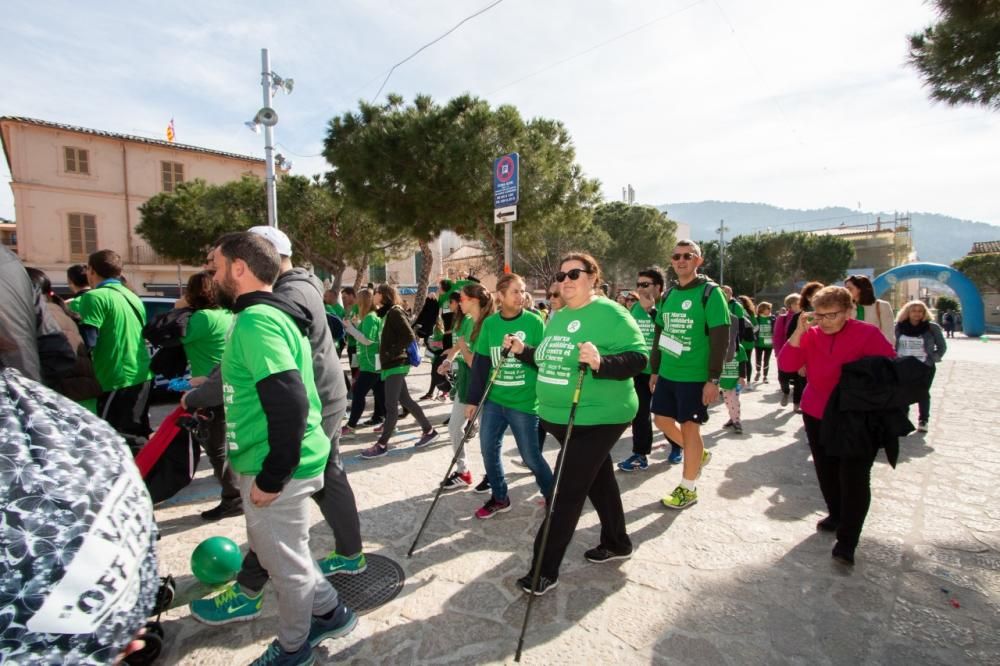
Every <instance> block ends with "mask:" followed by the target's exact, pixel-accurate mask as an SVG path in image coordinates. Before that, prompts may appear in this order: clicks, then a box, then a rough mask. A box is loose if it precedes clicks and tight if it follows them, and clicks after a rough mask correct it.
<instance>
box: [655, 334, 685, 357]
mask: <svg viewBox="0 0 1000 666" xmlns="http://www.w3.org/2000/svg"><path fill="white" fill-rule="evenodd" d="M660 347H662V348H663V349H666V350H667V351H668V352H670V353H671V354H675V355H677V356H680V355H681V352H683V351H684V345H683V344H681V343H680V342H679V341H677V340H674V339H673V338H672V337H670V336H669V335H667V334H666V333H661V334H660Z"/></svg>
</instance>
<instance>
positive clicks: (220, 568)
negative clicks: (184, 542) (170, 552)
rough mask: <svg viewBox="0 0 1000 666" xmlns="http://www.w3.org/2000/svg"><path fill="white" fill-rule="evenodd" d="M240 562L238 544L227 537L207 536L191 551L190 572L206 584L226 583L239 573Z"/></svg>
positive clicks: (241, 561)
mask: <svg viewBox="0 0 1000 666" xmlns="http://www.w3.org/2000/svg"><path fill="white" fill-rule="evenodd" d="M242 564H243V555H242V554H241V553H240V548H239V546H237V545H236V542H235V541H233V540H232V539H229V538H227V537H221V536H214V537H209V538H207V539H205V540H204V541H202V542H201V543H199V544H198V547H197V548H195V549H194V552H193V553H191V573H193V574H194V577H195V578H197V579H198V580H200V581H201V582H202V583H205V584H206V585H222V584H223V583H228V582H229V581H231V580H232V579H233V578H235V577H236V574H238V573H239V571H240V567H241V566H242Z"/></svg>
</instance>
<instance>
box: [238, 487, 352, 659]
mask: <svg viewBox="0 0 1000 666" xmlns="http://www.w3.org/2000/svg"><path fill="white" fill-rule="evenodd" d="M254 478H255V477H253V476H245V475H240V477H239V482H240V495H241V496H242V497H243V515H244V516H245V517H246V523H247V541H248V542H249V545H250V550H251V551H252V552H253V553H255V554H256V557H257V559H259V561H260V564H261V565H263V567H264V568H265V569H266V570H267V572H268V573H269V574H270V577H271V582H272V584H273V585H274V589H275V592H277V595H278V642H279V643H281V647H282V648H284V649H285V650H287V651H289V652H295V651H296V650H298V649H299V648H300V647H302V644H303V643H305V642H306V639H307V638H308V637H309V624H310V622H311V621H312V616H313V615H323V614H325V613H329V612H330V611H332V610H333V609H334V608H336V606H337V591H336V590H335V589H333V586H332V585H330V583H329V582H327V580H326V578H324V577H323V574H322V573H320V571H319V569H318V568H317V567H316V564H315V563H314V562H313V559H312V555H311V554H310V552H309V497H310V496H311V495H313V494H314V493H315V492H317V491H318V490H320V489H321V488H322V487H323V477H322V476H317V477H314V478H312V479H292V480H290V481H289V482H288V483H286V484H285V488H284V490H282V491H281V494H280V495H278V497H277V499H275V500H274V502H272V503H271V504H270V505H268V506H266V507H257V506H254V504H253V502H252V501H250V488H251V486H252V485H253V481H254Z"/></svg>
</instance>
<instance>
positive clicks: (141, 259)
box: [129, 245, 177, 266]
mask: <svg viewBox="0 0 1000 666" xmlns="http://www.w3.org/2000/svg"><path fill="white" fill-rule="evenodd" d="M129 263H131V264H143V265H147V266H149V265H153V266H174V265H176V264H177V262H176V261H171V260H170V259H167V258H166V257H163V256H161V255H159V254H157V253H156V252H154V251H153V248H150V247H145V246H143V245H133V246H132V252H131V253H130V256H129Z"/></svg>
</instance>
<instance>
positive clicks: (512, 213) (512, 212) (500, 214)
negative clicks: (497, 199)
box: [493, 206, 517, 224]
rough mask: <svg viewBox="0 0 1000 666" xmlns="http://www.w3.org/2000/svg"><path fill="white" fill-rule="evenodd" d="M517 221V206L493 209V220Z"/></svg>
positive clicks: (501, 221)
mask: <svg viewBox="0 0 1000 666" xmlns="http://www.w3.org/2000/svg"><path fill="white" fill-rule="evenodd" d="M516 221H517V206H504V207H503V208H494V209H493V222H494V223H496V224H503V223H504V222H516Z"/></svg>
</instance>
